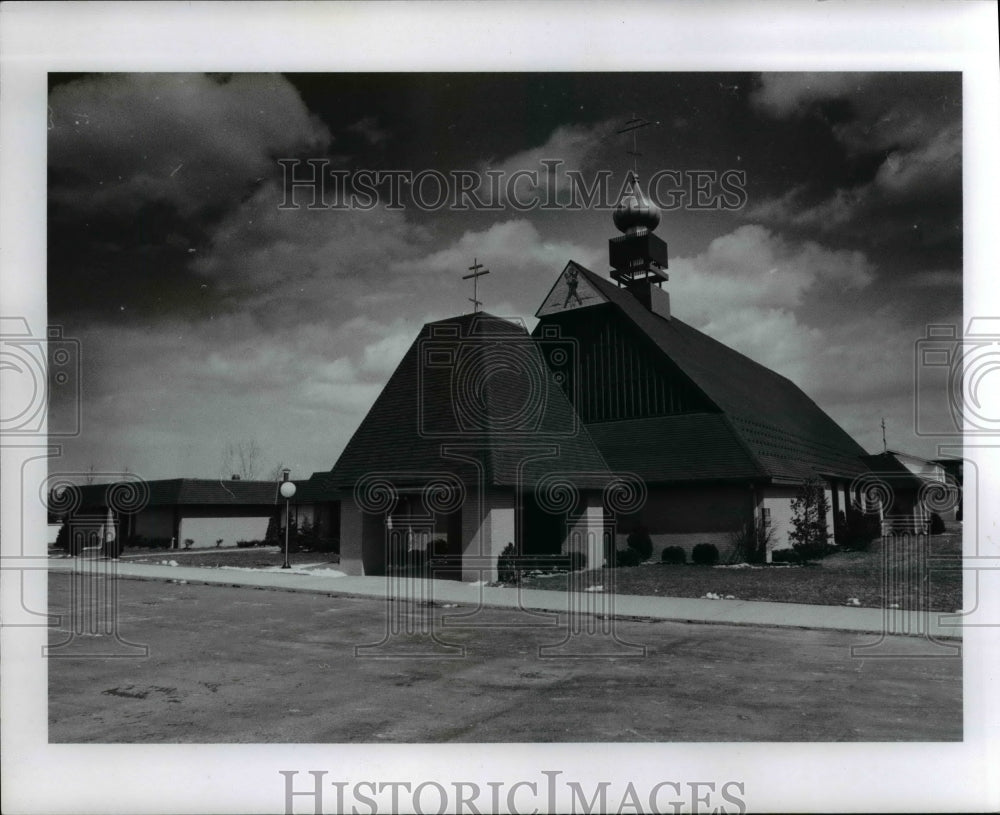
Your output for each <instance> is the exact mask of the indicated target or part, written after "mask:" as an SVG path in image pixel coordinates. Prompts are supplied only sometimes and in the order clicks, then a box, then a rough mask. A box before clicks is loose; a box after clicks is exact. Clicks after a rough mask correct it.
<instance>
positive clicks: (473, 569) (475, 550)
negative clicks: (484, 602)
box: [462, 490, 517, 583]
mask: <svg viewBox="0 0 1000 815" xmlns="http://www.w3.org/2000/svg"><path fill="white" fill-rule="evenodd" d="M476 497H477V496H476V495H475V493H470V496H469V499H467V500H466V502H465V505H464V506H463V507H462V515H463V518H462V521H463V523H462V531H463V536H462V581H463V582H465V583H474V582H476V581H478V580H485V581H487V582H493V581H495V580H496V579H497V559H498V558H499V557H500V553H501V552H502V551H503V549H504V547H505V546H506V545H507V544H508V543H514V542H515V540H516V537H515V536H516V534H517V523H516V519H515V515H514V494H513V491H512V490H511V491H508V492H500V491H494V490H490V491H488V492H487V493H486V494H485V496H484V500H483V501H482V502H480V501H478V500H476ZM466 561H469V565H466ZM487 563H488V564H489V566H488V567H487V566H486V564H487Z"/></svg>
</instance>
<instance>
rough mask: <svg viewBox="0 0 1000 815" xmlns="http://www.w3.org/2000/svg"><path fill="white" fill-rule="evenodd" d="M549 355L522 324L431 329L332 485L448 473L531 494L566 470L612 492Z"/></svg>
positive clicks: (470, 318) (406, 481)
mask: <svg viewBox="0 0 1000 815" xmlns="http://www.w3.org/2000/svg"><path fill="white" fill-rule="evenodd" d="M541 354H542V351H541V350H540V348H539V345H538V344H537V343H536V342H534V341H533V340H532V339H531V337H530V336H529V335H528V333H527V332H526V331H525V329H524V328H523V327H522V326H520V325H517V324H515V323H512V322H509V321H507V320H503V319H500V318H499V317H494V316H493V315H490V314H486V313H479V314H467V315H464V316H459V317H452V318H449V319H446V320H441V321H438V322H435V323H428V324H427V325H425V326H424V327H423V328H422V329H421V331H420V333H419V334H418V336H417V337H416V339H415V340H414V342H413V344H412V345H411V346H410V348H409V350H408V351H407V352H406V354H405V355H404V356H403V359H402V361H401V362H400V363H399V366H398V367H397V368H396V370H395V372H394V373H393V374H392V376H391V377H390V378H389V381H388V382H387V383H386V385H385V387H384V388H383V389H382V392H381V394H379V397H378V399H377V400H376V401H375V404H374V405H373V406H372V408H371V410H370V411H369V412H368V415H367V416H366V417H365V418H364V420H363V421H362V423H361V425H360V426H359V427H358V429H357V431H356V432H355V433H354V436H353V437H352V438H351V440H350V441H349V442H348V444H347V446H346V447H345V448H344V451H343V453H341V455H340V458H339V459H338V460H337V463H336V464H335V465H334V467H333V470H332V471H331V474H330V475H331V478H330V483H331V484H332V485H334V486H338V487H344V488H348V487H352V486H353V485H355V484H357V483H358V481H359V480H361V479H363V478H364V477H366V476H372V475H373V474H375V473H386V474H391V476H390V479H391V480H392V481H393V482H394V483H395V484H397V485H404V486H406V485H413V486H419V485H422V484H425V483H427V482H428V481H431V480H432V479H433V477H434V475H435V473H448V474H452V475H455V476H457V477H458V478H460V479H461V480H462V482H463V483H464V484H466V485H473V484H475V483H477V481H478V478H479V472H480V470H481V471H482V474H483V477H484V481H485V484H487V485H503V486H523V487H527V486H532V485H535V484H536V483H537V482H538V480H539V479H540V478H542V477H543V476H545V475H546V474H551V473H559V472H565V473H574V474H576V477H575V478H574V479H573V480H574V482H575V483H576V484H577V486H595V487H597V486H603V484H604V483H606V481H607V479H608V476H609V474H608V470H607V465H606V463H605V461H604V459H603V458H602V456H601V454H600V452H598V450H597V447H596V446H595V445H594V443H593V441H592V440H591V438H590V436H589V434H588V433H587V430H586V428H585V427H583V425H582V424H581V423H580V422H579V421H578V419H577V418H576V414H575V412H574V411H573V408H572V407H571V406H570V403H569V401H568V400H567V399H566V396H565V394H564V393H563V392H562V389H561V388H560V387H559V385H558V384H557V382H556V381H555V379H554V375H553V373H552V372H551V371H550V369H549V367H548V365H546V362H545V360H544V359H543V358H542V356H541ZM469 459H473V460H474V461H470V460H469ZM525 459H529V461H528V462H527V463H522V462H524V461H525ZM475 462H478V464H477V463H475Z"/></svg>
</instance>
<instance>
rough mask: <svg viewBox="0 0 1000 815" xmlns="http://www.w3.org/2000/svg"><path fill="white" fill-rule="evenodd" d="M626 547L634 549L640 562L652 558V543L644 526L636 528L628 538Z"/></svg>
mask: <svg viewBox="0 0 1000 815" xmlns="http://www.w3.org/2000/svg"><path fill="white" fill-rule="evenodd" d="M627 543H628V547H629V549H634V550H635V551H636V552H637V553H638V554H639V560H640V562H641V561H643V560H649V559H650V558H651V557H652V556H653V541H652V539H651V538H650V537H649V530H648V529H646V527H644V526H637V527H636V528H635V529H633V530H632V532H631V534H630V535H629V536H628V541H627Z"/></svg>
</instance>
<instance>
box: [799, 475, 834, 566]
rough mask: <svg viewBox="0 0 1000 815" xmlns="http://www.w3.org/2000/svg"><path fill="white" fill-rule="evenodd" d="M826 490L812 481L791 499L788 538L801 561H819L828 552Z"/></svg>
mask: <svg viewBox="0 0 1000 815" xmlns="http://www.w3.org/2000/svg"><path fill="white" fill-rule="evenodd" d="M829 508H830V506H829V503H828V502H827V500H826V487H825V485H824V483H823V482H822V481H820V480H819V479H818V478H811V479H809V480H808V481H806V482H805V483H804V484H803V485H802V486H801V487H800V488H799V491H798V493H797V494H796V496H795V498H793V499H792V529H791V531H790V532H789V533H788V538H789V540H791V542H792V548H793V549H795V551H796V552H798V553H799V555H800V556H801V557H802V559H803V560H811V559H815V558H821V557H823V556H825V555H827V554H829V553H830V551H831V546H830V542H829V534H828V530H827V527H826V513H827V511H828V510H829Z"/></svg>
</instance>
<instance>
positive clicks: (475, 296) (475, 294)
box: [462, 258, 490, 314]
mask: <svg viewBox="0 0 1000 815" xmlns="http://www.w3.org/2000/svg"><path fill="white" fill-rule="evenodd" d="M469 271H470V272H471V274H466V275H462V280H468V279H469V278H470V277H471V278H472V297H470V298H469V300H470V301H471V302H472V313H473V314H475V313H477V312H478V311H480V310H481V309H480V307H481V306H482V305H483V304H482V301H481V300H480V299H479V278H480V277H482V276H483V275H484V274H489V273H490V270H489V269H484V268H483V264H482V263H480V262H479V258H473V259H472V265H471V266H470V267H469Z"/></svg>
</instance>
